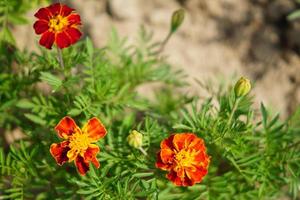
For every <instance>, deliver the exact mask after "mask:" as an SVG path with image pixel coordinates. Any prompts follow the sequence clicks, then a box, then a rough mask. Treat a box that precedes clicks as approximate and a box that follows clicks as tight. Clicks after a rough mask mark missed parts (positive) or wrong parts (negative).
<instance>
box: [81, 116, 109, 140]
mask: <svg viewBox="0 0 300 200" xmlns="http://www.w3.org/2000/svg"><path fill="white" fill-rule="evenodd" d="M82 132H83V133H85V134H88V135H89V138H91V139H92V142H96V141H98V140H99V139H100V138H103V137H104V136H105V135H106V129H105V127H104V126H103V124H102V123H101V121H100V120H99V119H98V118H96V117H93V118H92V119H90V120H89V121H88V122H87V123H86V124H85V125H84V126H83V128H82Z"/></svg>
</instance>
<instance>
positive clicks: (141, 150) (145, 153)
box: [139, 147, 148, 156]
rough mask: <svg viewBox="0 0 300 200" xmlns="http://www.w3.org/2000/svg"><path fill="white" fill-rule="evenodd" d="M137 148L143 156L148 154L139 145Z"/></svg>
mask: <svg viewBox="0 0 300 200" xmlns="http://www.w3.org/2000/svg"><path fill="white" fill-rule="evenodd" d="M139 150H140V151H141V152H142V153H143V154H144V155H145V156H147V155H148V154H147V152H146V151H145V150H144V149H143V148H142V147H140V148H139Z"/></svg>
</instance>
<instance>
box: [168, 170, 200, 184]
mask: <svg viewBox="0 0 300 200" xmlns="http://www.w3.org/2000/svg"><path fill="white" fill-rule="evenodd" d="M166 177H167V178H168V179H169V180H170V181H172V182H173V183H174V184H175V185H177V186H192V185H194V184H195V182H194V181H193V180H191V179H189V178H188V177H183V178H180V177H178V176H177V173H176V172H175V171H173V170H172V171H170V173H169V174H167V175H166Z"/></svg>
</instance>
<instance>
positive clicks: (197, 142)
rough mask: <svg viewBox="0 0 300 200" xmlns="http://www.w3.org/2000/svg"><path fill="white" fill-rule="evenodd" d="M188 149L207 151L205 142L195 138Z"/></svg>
mask: <svg viewBox="0 0 300 200" xmlns="http://www.w3.org/2000/svg"><path fill="white" fill-rule="evenodd" d="M188 148H193V149H196V150H200V151H205V150H206V148H205V145H204V141H203V140H202V139H201V138H198V137H197V138H194V140H193V141H191V143H190V144H189V146H188Z"/></svg>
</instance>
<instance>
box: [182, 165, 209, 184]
mask: <svg viewBox="0 0 300 200" xmlns="http://www.w3.org/2000/svg"><path fill="white" fill-rule="evenodd" d="M195 169H196V170H189V169H186V170H185V172H186V175H187V177H188V178H189V179H191V180H192V181H194V182H196V183H197V182H200V181H202V179H203V177H204V176H205V175H206V174H207V169H203V168H201V167H196V168H195Z"/></svg>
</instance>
